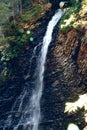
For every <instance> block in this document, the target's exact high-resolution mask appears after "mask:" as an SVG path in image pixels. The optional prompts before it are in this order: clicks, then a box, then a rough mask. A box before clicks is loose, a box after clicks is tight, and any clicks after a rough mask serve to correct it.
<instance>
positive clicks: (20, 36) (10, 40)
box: [1, 22, 33, 65]
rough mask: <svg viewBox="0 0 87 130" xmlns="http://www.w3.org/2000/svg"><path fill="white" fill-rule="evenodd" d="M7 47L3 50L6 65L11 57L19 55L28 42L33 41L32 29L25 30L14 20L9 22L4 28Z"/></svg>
mask: <svg viewBox="0 0 87 130" xmlns="http://www.w3.org/2000/svg"><path fill="white" fill-rule="evenodd" d="M3 33H4V37H5V38H4V40H3V43H4V44H5V47H4V48H3V50H2V52H1V53H2V58H1V61H2V62H3V63H4V64H5V65H6V64H7V63H8V62H9V61H10V60H11V59H13V58H15V57H17V56H18V55H19V54H20V52H21V51H22V50H23V47H24V45H25V44H26V42H30V41H33V39H31V38H32V34H31V32H30V31H26V30H24V29H23V28H22V27H21V26H19V25H18V24H17V23H15V24H14V22H11V23H9V22H8V23H7V24H5V25H4V29H3Z"/></svg>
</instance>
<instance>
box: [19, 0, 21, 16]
mask: <svg viewBox="0 0 87 130" xmlns="http://www.w3.org/2000/svg"><path fill="white" fill-rule="evenodd" d="M19 14H20V17H21V16H22V0H19Z"/></svg>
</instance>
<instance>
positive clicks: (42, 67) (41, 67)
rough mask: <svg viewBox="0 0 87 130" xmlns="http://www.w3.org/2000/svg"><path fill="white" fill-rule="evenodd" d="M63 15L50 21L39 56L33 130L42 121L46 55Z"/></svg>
mask: <svg viewBox="0 0 87 130" xmlns="http://www.w3.org/2000/svg"><path fill="white" fill-rule="evenodd" d="M62 15H63V10H61V9H59V10H58V11H57V12H56V13H55V15H54V16H53V17H52V19H51V20H50V22H49V24H48V26H47V31H46V33H45V36H44V38H43V45H42V48H41V52H40V54H39V58H38V61H37V68H36V73H35V75H36V81H35V82H36V83H35V84H36V86H35V90H34V91H33V94H32V97H31V102H30V106H31V109H32V114H31V117H32V124H33V128H32V130H38V124H39V122H40V119H41V111H40V99H41V96H42V91H43V86H44V84H43V78H44V70H45V62H46V55H47V51H48V47H49V44H50V43H51V40H52V32H53V29H54V27H55V26H56V24H57V23H58V21H59V20H60V18H61V17H62Z"/></svg>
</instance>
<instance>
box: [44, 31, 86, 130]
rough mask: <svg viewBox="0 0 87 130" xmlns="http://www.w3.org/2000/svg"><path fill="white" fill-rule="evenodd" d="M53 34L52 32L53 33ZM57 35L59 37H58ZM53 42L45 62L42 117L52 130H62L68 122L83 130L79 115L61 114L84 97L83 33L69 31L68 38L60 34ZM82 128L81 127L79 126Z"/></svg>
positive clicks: (84, 51)
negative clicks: (67, 106) (70, 103)
mask: <svg viewBox="0 0 87 130" xmlns="http://www.w3.org/2000/svg"><path fill="white" fill-rule="evenodd" d="M54 33H55V32H54ZM57 34H58V35H57ZM57 34H56V33H55V35H56V36H57V37H55V38H54V39H56V44H55V40H53V41H52V43H51V45H50V47H49V51H48V55H47V62H46V69H45V75H44V76H45V77H44V91H43V96H42V113H43V115H44V118H43V119H45V120H51V121H53V122H52V128H53V129H54V130H57V129H59V130H61V129H62V130H65V129H66V127H67V125H68V123H69V122H74V123H75V122H77V124H78V125H80V128H83V126H84V125H83V124H84V123H83V122H84V121H83V120H82V116H81V115H82V113H81V112H80V113H79V114H76V113H75V115H74V114H71V115H70V116H69V115H68V114H65V113H64V108H65V103H66V102H67V101H72V102H74V101H75V100H76V99H78V95H80V94H83V93H86V91H87V88H86V84H87V81H86V77H87V45H86V43H87V42H86V39H85V40H84V43H83V44H82V38H83V37H85V34H84V33H83V30H82V31H81V30H80V31H78V30H76V29H71V30H70V31H69V32H68V33H67V34H64V33H62V32H61V31H59V32H58V33H57ZM81 124H82V125H81Z"/></svg>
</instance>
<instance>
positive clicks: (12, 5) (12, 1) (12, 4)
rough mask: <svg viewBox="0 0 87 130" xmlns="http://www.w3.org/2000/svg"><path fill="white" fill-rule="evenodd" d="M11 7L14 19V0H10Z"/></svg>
mask: <svg viewBox="0 0 87 130" xmlns="http://www.w3.org/2000/svg"><path fill="white" fill-rule="evenodd" d="M11 7H12V16H13V19H15V11H14V0H11Z"/></svg>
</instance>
